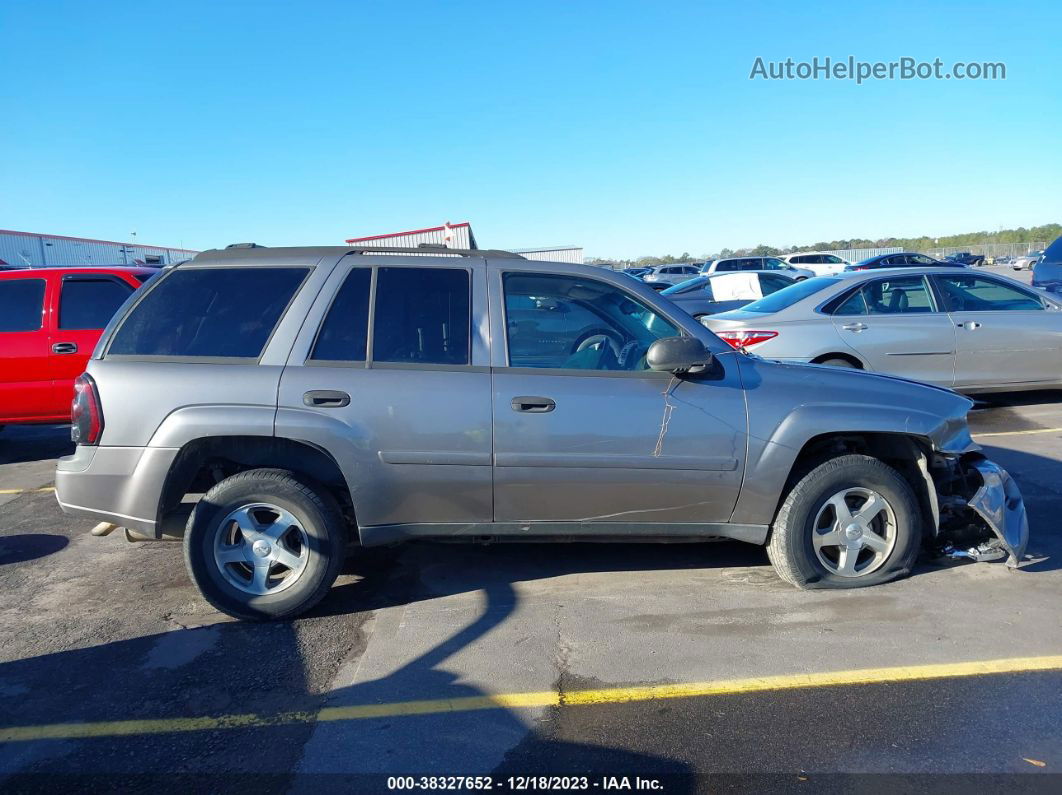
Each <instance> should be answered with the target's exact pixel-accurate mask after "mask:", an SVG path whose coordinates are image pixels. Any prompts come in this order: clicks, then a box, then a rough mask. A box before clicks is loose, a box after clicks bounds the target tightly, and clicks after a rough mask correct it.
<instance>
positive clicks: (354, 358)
mask: <svg viewBox="0 0 1062 795" xmlns="http://www.w3.org/2000/svg"><path fill="white" fill-rule="evenodd" d="M371 278H372V270H371V269H369V268H354V269H353V270H352V271H351V272H350V273H349V274H348V275H347V278H346V279H345V280H344V281H343V286H342V287H340V288H339V292H337V293H336V297H335V299H334V300H333V301H332V306H330V307H329V308H328V314H327V315H326V316H325V319H324V323H322V324H321V330H320V331H319V332H317V340H316V341H315V342H314V344H313V352H312V353H311V354H310V358H311V359H313V360H315V361H324V362H364V361H365V346H366V344H367V341H368V338H369V283H370V281H371Z"/></svg>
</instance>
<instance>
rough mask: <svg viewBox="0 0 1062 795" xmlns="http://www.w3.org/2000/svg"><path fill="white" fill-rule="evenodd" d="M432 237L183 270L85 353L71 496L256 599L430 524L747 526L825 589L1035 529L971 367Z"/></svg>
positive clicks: (1009, 548) (774, 555)
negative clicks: (858, 365)
mask: <svg viewBox="0 0 1062 795" xmlns="http://www.w3.org/2000/svg"><path fill="white" fill-rule="evenodd" d="M409 254H410V255H411V256H408V257H407V256H402V255H400V254H399V255H397V256H396V255H395V252H394V251H392V252H391V253H371V250H365V251H361V252H351V250H350V249H349V247H342V248H339V247H321V248H280V249H263V248H259V249H243V250H223V251H209V252H204V253H202V254H200V255H199V256H198V257H196V258H195V259H194V260H193V261H192V262H190V263H188V264H186V265H178V266H176V267H173V268H168V269H167V270H166V271H164V272H163V273H162V274H161V275H160V276H159V277H158V278H157V279H154V280H152V281H151V282H150V283H149V284H148V285H146V286H145V288H144V289H143V290H142V291H140V293H139V294H138V295H137V296H136V297H135V299H134V300H132V301H130V302H128V303H127V304H126V305H125V307H124V309H123V310H122V311H121V312H120V313H119V315H118V317H117V318H116V319H115V321H114V322H113V323H112V324H111V325H110V326H109V328H108V330H107V332H106V333H105V334H104V336H103V338H102V339H101V341H100V344H99V346H98V347H97V349H96V352H95V353H94V354H93V357H92V359H91V360H90V361H89V363H88V368H87V372H86V373H85V375H83V376H82V377H81V378H79V379H78V383H77V395H78V397H77V401H76V403H75V407H74V419H75V424H74V427H73V429H72V436H73V438H74V439H75V440H76V441H77V447H76V450H75V452H74V453H73V454H72V455H70V456H66V457H64V458H62V459H60V460H59V462H58V465H57V471H56V480H55V488H56V496H57V499H58V500H59V504H60V505H61V506H62V509H63V510H64V511H65V512H67V513H68V514H71V515H75V516H84V517H92V518H94V519H95V520H96V521H97V522H100V524H99V525H97V527H96V528H94V533H95V534H97V535H103V534H106V533H107V532H109V531H111V530H113V529H114V528H115V526H117V525H121V526H123V527H125V528H127V532H129V533H130V535H131V537H133V538H159V537H163V536H170V535H174V536H181V535H183V543H184V557H185V562H186V565H187V568H188V571H189V574H190V575H191V577H192V579H193V580H194V582H195V583H196V585H197V586H198V588H199V590H200V591H201V593H202V594H203V596H204V597H205V598H206V599H207V600H208V601H209V602H210V603H211V604H212V605H214V606H215V607H216V608H217V609H218V610H221V611H224V612H226V613H228V614H230V615H233V616H236V617H238V618H244V619H266V618H282V617H288V616H293V615H297V614H299V613H301V612H303V611H305V610H307V609H309V608H310V607H311V606H312V605H313V604H315V603H316V602H317V601H318V600H320V599H321V598H322V597H323V596H324V595H325V594H326V593H327V592H328V589H329V587H330V586H331V585H332V583H333V582H334V580H335V578H336V575H337V574H338V572H339V569H340V566H341V565H342V562H343V557H344V555H345V554H346V553H347V551H348V549H352V550H354V551H356V549H357V547H358V546H359V545H360V546H365V547H368V546H373V545H378V544H393V543H395V542H398V541H401V540H404V539H413V538H443V539H446V540H448V541H456V540H467V541H477V540H479V541H482V540H489V539H501V540H510V541H513V540H523V541H527V540H538V541H548V540H568V539H579V538H582V539H598V540H603V539H609V538H611V539H617V540H623V541H631V540H656V541H660V540H666V539H675V538H682V539H683V540H696V539H705V540H707V539H714V538H719V537H725V538H733V539H740V540H744V541H748V542H753V543H757V544H766V545H767V551H768V555H769V556H770V559H771V560H772V561H773V562H774V565H775V568H776V570H777V572H778V573H779V575H780V576H781V577H782V579H784V580H786V581H788V582H790V583H792V584H794V585H796V586H798V587H801V588H847V587H853V586H863V585H873V584H875V583H881V582H886V581H889V580H892V579H895V578H897V577H900V576H903V575H905V574H906V573H907V572H909V571H910V569H911V567H912V565H913V564H914V561H915V559H916V557H917V555H918V552H919V549H920V548H921V547H922V546H923V544H926V545H929V546H932V547H934V548H938V549H944V550H948V549H949V548H950V547H949V545H951V544H953V542H954V541H955V539H956V538H957V536H956V534H957V533H961V534H963V535H962V536H961V546H960V547H958V548H959V549H960V550H961V551H953V552H952V554H963V555H969V556H972V557H975V558H978V559H987V558H992V557H997V556H1009V560H1008V562H1009V563H1010V564H1012V565H1013V564H1015V563H1016V561H1017V560H1019V559H1020V558H1021V557H1022V555H1023V553H1024V549H1025V545H1026V543H1027V538H1028V522H1027V520H1026V516H1025V508H1024V505H1023V503H1022V498H1021V494H1020V492H1019V491H1018V489H1017V486H1016V485H1015V484H1014V482H1013V480H1011V478H1010V477H1009V476H1008V475H1007V473H1006V472H1005V471H1004V470H1002V469H1001V468H999V467H998V466H996V465H995V464H993V463H992V462H991V461H989V460H987V459H986V458H985V457H984V456H983V454H982V453H981V452H980V448H979V447H978V446H977V445H976V444H974V442H973V441H972V440H971V438H970V434H969V430H968V428H967V425H966V413H967V411H968V410H969V409H970V407H971V406H972V402H971V401H970V400H968V399H966V398H964V397H961V396H959V395H957V394H955V393H954V392H951V391H950V390H944V389H937V388H935V387H930V386H926V385H922V384H916V383H912V382H909V381H905V380H900V379H895V378H889V377H885V376H876V375H869V374H867V373H857V372H851V371H845V370H839V369H831V368H809V367H806V366H794V365H787V364H777V363H774V362H769V361H766V360H764V359H761V358H759V357H753V356H747V355H745V354H743V353H741V352H739V351H736V350H734V349H733V348H732V347H730V346H729V345H727V344H726V343H725V342H723V341H722V340H720V339H719V338H717V337H716V336H715V335H713V334H712V333H711V332H710V331H708V329H706V328H705V327H704V326H702V325H701V324H699V323H698V322H697V321H695V320H694V319H693V318H692V317H690V316H689V315H687V314H686V313H684V312H682V311H681V310H679V309H678V308H677V307H676V306H675V305H674V304H672V303H671V302H670V301H668V300H667V299H666V298H662V297H660V296H659V295H658V294H656V293H654V292H653V291H652V290H651V289H650V288H649V287H647V286H646V285H643V284H638V283H637V282H634V281H632V280H630V279H629V278H627V277H625V276H622V275H620V274H616V273H610V272H608V271H605V270H602V269H599V268H593V267H590V266H583V265H575V264H566V263H554V262H537V261H530V260H525V259H523V258H522V257H520V256H518V255H513V254H508V253H506V252H489V251H460V250H448V251H447V255H448V256H441V257H428V256H423V254H424V252H423V250H422V249H410V250H409ZM455 256H458V257H461V259H456V258H455ZM813 281H814V280H808V281H806V282H801V283H799V284H796V285H793V286H792V287H790V288H787V289H788V290H807V289H809V287H808V285H811V287H810V289H812V290H814V289H815V286H814V285H813V284H812V282H813ZM248 285H254V289H253V300H248ZM784 292H786V291H785V290H782V291H779V292H778V293H775V294H774V295H773V296H768V298H766V299H764V300H770V299H771V298H774V297H775V296H778V295H781V294H782V293H784ZM529 302H533V303H534V305H535V311H539V312H541V313H543V314H555V315H556V316H557V317H558V318H570V319H571V320H572V322H571V323H570V324H568V325H565V324H564V323H560V324H559V325H558V327H557V332H558V334H560V333H566V334H567V341H568V344H567V345H565V346H561V345H557V344H556V340H545V339H542V338H541V337H540V336H539V331H540V328H541V327H540V325H538V324H536V323H532V322H521V321H520V320H517V322H516V323H515V325H514V323H513V320H514V319H515V318H514V317H513V311H512V309H511V307H520V309H519V311H521V312H524V311H530V309H529V308H528V305H529ZM539 302H541V303H539ZM588 313H589V314H593V315H595V316H596V317H597V318H598V319H599V320H600V322H601V324H602V330H601V332H600V334H598V335H597V337H596V338H591V339H586V338H583V337H582V334H583V326H584V324H583V318H584V317H585V316H586V315H587V314H588ZM526 320H528V319H527V318H526V317H525V321H526ZM551 322H552V321H551ZM662 416H663V417H664V422H663V424H662V423H661V417H662ZM204 492H205V493H204ZM199 495H202V496H201V498H200V496H199ZM193 503H194V507H192V504H193ZM189 507H191V513H190V515H189V513H188V509H189ZM116 582H119V580H117V579H116ZM119 587H120V584H119Z"/></svg>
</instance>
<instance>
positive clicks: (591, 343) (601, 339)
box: [575, 333, 621, 359]
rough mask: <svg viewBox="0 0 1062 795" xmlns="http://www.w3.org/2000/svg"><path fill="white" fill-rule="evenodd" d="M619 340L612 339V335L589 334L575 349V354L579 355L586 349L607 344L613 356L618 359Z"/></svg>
mask: <svg viewBox="0 0 1062 795" xmlns="http://www.w3.org/2000/svg"><path fill="white" fill-rule="evenodd" d="M620 342H621V341H620V340H619V339H617V338H616V337H614V336H613V335H612V334H605V333H598V334H591V335H590V336H589V337H587V338H586V339H584V340H583V341H582V342H580V343H579V344H578V345H577V346H576V347H575V353H581V352H582V351H585V350H586V349H587V348H593V347H596V346H598V345H601V344H602V343H607V344H608V346H609V347H610V348H612V353H613V355H614V356H615V357H616V358H617V359H619V356H620Z"/></svg>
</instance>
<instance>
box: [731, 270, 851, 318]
mask: <svg viewBox="0 0 1062 795" xmlns="http://www.w3.org/2000/svg"><path fill="white" fill-rule="evenodd" d="M840 281H841V280H840V279H835V278H831V277H829V276H816V277H815V278H813V279H805V280H804V281H802V282H797V283H796V284H793V285H790V286H789V287H784V288H782V289H781V290H779V291H778V292H776V293H771V294H770V295H768V296H766V297H765V298H761V299H760V300H759V301H753V302H752V303H751V304H747V305H746V306H744V307H742V309H741V311H742V312H761V313H763V314H770V313H771V312H781V311H782V310H783V309H788V308H789V307H791V306H792V305H793V304H795V303H797V302H798V301H803V300H804V299H805V298H807V297H808V296H809V295H814V294H815V293H817V292H819V291H820V290H825V289H826V288H827V287H832V286H833V285H836V284H839V283H840Z"/></svg>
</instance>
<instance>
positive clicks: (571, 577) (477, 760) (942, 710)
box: [0, 392, 1062, 792]
mask: <svg viewBox="0 0 1062 795" xmlns="http://www.w3.org/2000/svg"><path fill="white" fill-rule="evenodd" d="M1058 397H1059V393H1050V392H1048V393H1029V394H1026V395H1011V396H1003V397H993V398H990V399H986V400H983V401H980V402H979V403H978V405H977V407H976V408H975V409H974V411H973V412H972V413H971V418H970V419H971V427H972V429H973V431H974V433H975V438H977V439H978V440H979V441H980V442H981V443H982V444H983V445H984V446H985V447H986V451H987V453H988V454H989V455H990V456H991V457H992V458H994V459H996V460H997V461H999V462H1000V463H1001V464H1002V465H1004V466H1005V467H1007V468H1008V469H1009V470H1010V471H1011V472H1012V473H1013V474H1014V475H1015V477H1016V479H1017V481H1018V483H1019V484H1020V486H1021V488H1022V490H1023V493H1024V496H1025V499H1026V504H1027V506H1028V509H1029V512H1030V523H1031V527H1032V540H1031V542H1030V548H1029V552H1030V558H1029V560H1028V561H1026V562H1025V564H1024V565H1023V566H1022V568H1021V569H1020V570H1018V571H1011V570H1008V569H1007V568H1006V567H1005V566H1003V565H1002V564H1000V563H991V564H974V563H969V562H963V561H940V560H923V561H922V562H921V563H920V565H919V566H918V568H917V570H916V571H915V573H914V575H913V576H911V577H910V578H908V579H905V580H903V581H900V582H896V583H892V584H889V585H884V586H878V587H875V588H870V589H860V590H854V591H846V592H828V591H812V592H800V591H796V590H794V589H792V588H790V587H788V586H786V585H785V584H784V583H782V582H781V581H779V580H778V579H777V578H776V577H775V576H774V574H773V573H772V571H771V569H770V567H769V566H768V564H767V559H766V556H765V554H764V552H763V550H762V549H759V548H757V547H753V546H747V545H742V544H738V543H719V544H702V545H687V544H674V545H633V544H631V545H626V544H620V545H599V544H569V545H504V544H499V545H494V546H486V547H478V546H475V547H473V546H460V545H445V544H430V543H421V544H409V545H407V546H404V547H399V548H395V549H390V550H373V551H371V552H370V553H367V554H364V555H362V556H359V557H358V558H355V559H352V560H351V561H350V562H349V564H348V566H347V567H346V569H345V571H344V574H343V575H342V577H341V579H340V581H339V582H338V583H337V585H336V587H335V588H334V589H333V591H332V593H331V594H330V595H329V596H328V598H327V599H326V600H325V601H324V602H323V603H322V604H321V606H320V607H319V608H318V609H317V610H316V611H315V612H314V613H313V614H312V615H311V616H308V617H306V618H303V619H300V620H297V621H292V622H284V623H274V624H240V623H238V622H234V621H231V620H229V619H228V618H226V617H224V616H222V615H220V614H218V613H216V612H214V611H212V610H211V609H210V608H209V606H207V605H206V604H205V603H204V602H203V601H202V600H201V599H200V598H199V596H198V595H197V593H196V592H195V590H194V589H193V587H192V586H191V585H190V583H189V581H188V579H187V576H186V574H185V572H184V567H183V562H182V559H181V550H180V546H179V545H178V544H166V543H159V544H134V543H128V542H126V541H125V540H124V539H123V538H122V537H121V535H120V534H118V533H115V534H113V535H111V536H109V537H106V538H94V537H92V536H90V535H88V530H89V529H90V527H91V525H92V522H91V521H86V520H77V519H72V518H70V517H66V516H64V515H63V514H62V513H61V512H60V511H59V510H58V508H57V506H56V504H55V500H54V495H53V494H52V493H50V492H49V491H48V490H47V489H48V487H49V484H50V471H51V467H52V466H53V459H54V457H55V456H57V455H60V454H62V453H63V452H65V451H66V449H67V448H68V446H69V443H68V442H67V441H66V434H67V430H66V429H65V428H52V429H48V428H41V429H19V428H8V429H5V430H4V431H3V433H2V434H0V492H3V491H6V492H8V493H0V500H7V502H6V504H2V506H0V589H2V591H0V592H2V593H3V594H4V600H3V604H2V605H0V695H2V696H3V697H4V698H3V701H2V702H0V703H2V704H3V707H2V708H0V737H2V738H3V739H4V740H5V741H4V742H2V744H0V774H2V775H5V776H6V777H7V778H5V779H0V782H2V784H0V786H3V787H4V788H5V790H7V791H18V790H42V791H43V790H51V789H55V788H57V787H60V786H61V787H64V788H80V787H85V788H92V789H95V790H114V791H123V792H128V791H141V790H142V791H148V790H151V791H153V792H156V791H160V790H173V791H188V790H189V789H196V790H198V789H207V790H211V791H220V790H226V791H227V790H236V791H242V790H248V791H254V792H263V791H266V792H286V791H295V792H306V791H311V790H312V791H383V790H386V789H387V785H388V776H395V775H403V776H406V775H408V776H414V777H419V776H432V775H435V776H448V775H449V776H455V775H460V776H477V775H478V776H492V777H493V778H492V781H494V782H495V788H496V789H514V788H519V785H520V784H526V785H527V788H536V787H537V788H539V789H542V788H544V787H541V786H538V785H539V784H542V783H543V782H537V783H536V784H532V783H530V782H529V781H528V780H526V779H523V778H521V777H525V776H532V775H540V774H551V775H571V776H575V777H576V779H573V780H572V781H569V782H567V783H569V784H571V783H574V784H576V785H578V784H579V783H580V781H581V778H580V777H583V776H585V777H587V778H586V782H585V783H586V786H587V788H588V789H607V788H608V785H609V784H610V783H615V784H616V785H617V786H621V787H622V779H623V777H624V776H626V777H629V778H628V783H629V784H631V786H632V788H633V787H634V786H640V785H638V782H637V779H638V778H641V780H642V781H644V782H652V781H657V782H659V785H660V786H661V787H662V788H663V789H664V791H670V792H685V791H761V790H762V789H765V788H770V789H781V790H788V789H793V790H794V791H795V790H800V791H805V792H806V791H809V790H810V789H814V790H815V791H824V790H825V791H830V790H833V791H851V790H853V789H856V790H868V789H870V790H876V789H881V788H889V789H892V788H898V789H902V790H905V791H934V792H940V791H955V792H969V791H994V790H1007V791H1012V790H1015V789H1018V790H1026V791H1036V792H1039V791H1048V790H1054V791H1057V789H1058V787H1059V784H1060V778H1059V771H1060V770H1062V721H1060V720H1059V718H1058V716H1059V715H1060V714H1062V709H1060V708H1062V695H1060V694H1062V687H1060V685H1062V674H1060V669H1062V660H1060V661H1059V662H1058V663H1057V664H1054V665H1053V666H1051V665H1048V666H1047V667H1046V668H1044V669H1037V668H1036V664H1034V662H1030V661H1041V662H1042V661H1044V660H1051V659H1055V658H1058V656H1059V655H1062V620H1060V614H1059V609H1058V605H1059V603H1060V596H1062V571H1060V567H1059V562H1060V561H1062V532H1060V529H1059V519H1058V517H1059V516H1060V514H1062V455H1060V452H1062V448H1060V441H1062V407H1060V406H1059V405H1058V403H1057V401H1058ZM42 489H43V490H42ZM986 661H997V662H996V663H995V664H996V665H997V667H998V668H999V670H1000V671H1001V672H998V673H984V672H982V671H981V670H980V668H978V667H977V666H980V665H982V664H984V663H985V662H986ZM998 661H1004V662H1003V663H1000V662H998ZM964 666H965V667H964ZM971 666H973V668H972V669H971ZM867 671H870V672H872V673H866V672H867ZM852 672H856V673H855V674H853V673H852ZM859 672H863V673H859ZM846 677H847V678H846ZM5 732H6V733H5ZM510 776H512V777H513V778H512V780H511V781H510V779H509V777H510ZM391 783H392V784H394V783H402V782H401V781H399V782H394V781H393V782H391ZM408 783H414V784H419V783H421V782H419V780H415V781H414V782H408ZM423 783H424V784H428V783H430V782H429V781H427V780H425V782H423ZM451 783H452V782H451ZM545 783H547V784H548V783H550V782H545ZM554 783H557V782H554ZM651 786H652V785H651V784H645V786H644V788H651Z"/></svg>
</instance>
